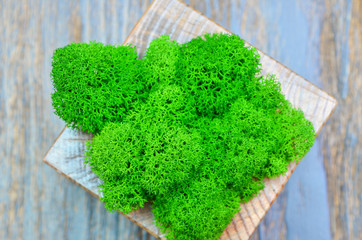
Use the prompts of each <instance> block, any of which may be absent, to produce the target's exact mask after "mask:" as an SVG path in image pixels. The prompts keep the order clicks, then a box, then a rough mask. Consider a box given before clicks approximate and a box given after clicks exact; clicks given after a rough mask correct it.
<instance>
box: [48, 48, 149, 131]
mask: <svg viewBox="0 0 362 240" xmlns="http://www.w3.org/2000/svg"><path fill="white" fill-rule="evenodd" d="M140 64H141V61H140V60H139V59H137V52H136V49H135V48H134V47H131V46H111V45H103V44H102V43H96V42H90V43H89V44H87V43H78V44H77V43H72V44H70V45H68V46H66V47H64V48H59V49H57V50H56V51H55V52H54V55H53V62H52V67H53V68H52V72H51V78H52V82H53V86H54V93H53V94H52V100H53V107H54V109H55V114H57V115H58V116H59V117H61V118H62V119H63V120H64V121H65V122H66V123H67V124H68V126H70V127H72V128H76V129H79V128H81V129H82V130H84V131H89V132H91V133H96V132H99V131H100V130H101V129H102V128H103V127H104V126H105V124H106V123H108V122H121V121H122V120H123V118H124V117H125V115H126V114H127V113H128V111H129V110H130V109H132V108H133V106H134V104H137V102H138V101H139V100H143V99H144V97H145V96H144V94H145V83H144V80H143V78H141V75H142V71H141V69H142V68H141V67H140Z"/></svg>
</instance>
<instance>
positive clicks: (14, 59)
mask: <svg viewBox="0 0 362 240" xmlns="http://www.w3.org/2000/svg"><path fill="white" fill-rule="evenodd" d="M186 2H187V3H188V4H190V5H191V6H192V7H194V8H196V9H197V10H199V11H201V12H202V13H205V14H206V15H207V16H208V17H210V18H211V19H213V20H214V21H216V22H217V23H219V24H221V25H222V26H225V27H226V28H227V29H229V30H231V31H232V32H234V33H236V34H238V35H240V36H241V37H242V38H243V39H245V40H247V41H249V42H250V43H251V44H252V45H254V46H256V47H258V48H259V49H262V50H263V51H264V52H266V53H267V54H269V55H270V56H273V57H274V58H275V59H277V60H279V61H280V62H282V63H283V64H285V65H286V66H288V67H290V68H291V69H293V70H294V71H296V72H298V73H300V74H301V75H302V76H303V77H305V78H306V79H308V80H310V81H312V82H313V83H314V84H316V85H317V86H318V87H322V88H323V89H325V90H326V91H327V92H329V93H331V94H332V95H333V96H335V97H337V100H338V106H337V109H336V111H335V113H334V114H333V115H332V118H331V119H329V121H328V123H327V124H326V126H325V128H324V130H323V131H321V133H320V136H319V137H318V138H317V142H316V145H315V146H314V147H313V148H312V150H311V153H312V154H308V155H307V156H306V158H305V159H303V161H302V162H301V163H300V164H299V165H298V167H297V168H296V170H295V172H294V173H293V174H292V176H291V179H290V180H289V181H288V183H287V184H286V186H285V188H284V190H283V191H282V192H281V193H280V194H279V196H278V197H277V199H276V200H275V202H274V204H273V205H272V206H271V208H270V209H269V211H268V213H267V214H266V216H265V217H264V219H263V221H262V222H261V224H260V225H259V228H258V231H255V233H254V235H253V239H254V240H257V239H261V240H266V239H331V238H333V239H361V238H362V237H361V234H362V229H361V226H362V219H361V216H362V213H361V207H360V202H361V184H360V183H361V182H362V181H361V175H360V168H361V155H362V154H361V149H362V147H361V121H360V119H361V111H362V110H361V105H360V104H359V103H360V102H361V98H360V96H361V92H362V91H361V77H360V76H361V72H360V71H361V69H362V67H361V56H362V54H361V48H362V46H361V29H362V27H361V12H362V10H361V1H360V0H293V1H289V0H268V1H265V0H253V1H247V0H222V1H221V0H186ZM149 4H150V0H108V1H95V0H89V1H88V0H64V1H44V0H17V1H10V0H0V62H1V64H0V159H1V163H2V167H1V169H0V176H1V178H0V190H1V194H0V239H77V240H78V239H79V240H82V239H153V237H152V236H150V235H149V234H147V232H146V231H143V230H141V228H139V227H137V226H136V225H135V224H133V223H132V222H131V221H128V220H127V219H126V218H125V217H123V216H122V215H119V214H109V213H107V212H106V211H105V210H104V208H103V204H101V203H100V202H99V200H98V199H96V198H94V197H93V196H91V195H90V194H88V193H87V192H86V191H83V190H82V189H81V188H80V187H79V186H77V185H75V184H73V183H72V182H70V181H68V180H67V179H66V178H64V177H63V176H62V175H60V174H55V172H54V170H53V169H51V168H50V167H48V166H47V165H45V164H42V162H41V159H42V157H43V156H44V153H45V152H46V151H47V150H48V149H49V147H50V146H51V144H52V142H53V141H54V139H55V138H56V136H57V135H58V134H59V132H60V131H61V130H62V129H63V127H64V122H63V121H61V120H59V119H58V118H57V117H56V116H55V115H54V114H53V110H52V107H51V103H50V92H51V91H52V87H51V84H50V79H49V72H50V63H51V56H52V54H53V51H54V49H55V48H57V47H62V46H64V45H66V44H68V43H70V42H72V41H76V42H79V41H83V42H88V41H90V40H96V41H102V42H105V43H110V44H119V43H122V42H123V41H124V40H125V38H126V37H127V35H128V34H129V33H130V31H131V30H132V28H133V26H134V25H135V24H136V22H137V21H138V19H139V18H140V17H141V15H142V13H143V12H144V11H145V10H146V9H147V7H148V6H149ZM325 172H326V173H327V180H328V186H327V185H326V183H325V181H326V176H325ZM311 173H313V174H311ZM327 187H328V196H329V211H328V201H326V197H327V195H326V194H327V193H326V191H327ZM326 209H327V210H326ZM329 225H331V226H330V227H329ZM330 232H331V233H330ZM331 234H332V235H331Z"/></svg>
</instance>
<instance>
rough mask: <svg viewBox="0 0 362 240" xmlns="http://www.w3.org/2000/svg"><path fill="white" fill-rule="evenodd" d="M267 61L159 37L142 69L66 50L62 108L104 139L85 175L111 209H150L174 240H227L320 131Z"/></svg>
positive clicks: (118, 51)
mask: <svg viewBox="0 0 362 240" xmlns="http://www.w3.org/2000/svg"><path fill="white" fill-rule="evenodd" d="M100 58H102V59H100ZM259 59H260V57H259V55H258V52H257V51H256V50H255V49H254V48H251V47H246V46H245V44H244V42H243V40H241V39H240V38H239V37H238V36H236V35H230V34H214V35H209V34H207V35H205V36H203V37H199V38H196V39H193V40H191V41H190V42H187V43H185V44H178V43H176V42H175V41H172V40H170V39H169V37H168V36H161V37H160V38H159V39H155V40H154V41H153V42H152V43H151V44H150V46H149V48H148V49H147V51H146V56H145V57H144V58H143V59H141V60H138V59H137V57H136V52H135V50H134V48H131V47H129V46H128V47H112V46H103V45H101V44H96V43H90V44H84V45H82V44H80V45H78V44H72V45H70V46H67V47H65V48H63V49H59V50H57V52H56V53H55V55H54V61H53V72H52V76H53V83H54V88H55V93H54V94H53V105H54V107H55V109H56V113H57V114H58V115H59V116H61V117H62V118H63V119H64V120H65V121H66V122H67V123H68V124H70V126H73V127H82V129H84V130H89V131H91V132H97V131H98V130H102V131H101V132H100V133H99V134H96V135H95V137H94V138H93V140H92V143H88V145H87V150H86V163H87V164H89V165H90V166H91V168H92V170H93V171H94V173H95V174H97V175H98V176H99V178H100V179H101V180H102V181H103V184H102V185H101V192H102V198H101V199H102V201H103V202H104V203H105V207H106V208H107V209H108V210H110V211H114V210H117V211H122V212H124V213H129V212H131V211H132V210H134V209H137V208H139V207H142V206H143V205H144V203H145V202H147V201H151V202H153V213H154V215H155V217H156V221H157V225H158V226H160V228H161V230H162V231H164V232H166V233H167V237H168V239H217V238H218V237H219V236H220V235H221V234H222V232H223V230H224V229H225V227H226V226H227V225H228V224H229V223H230V221H231V219H232V217H233V216H234V214H235V213H237V212H238V211H239V205H240V201H242V202H247V201H249V200H250V199H251V198H252V197H254V196H255V194H257V193H258V191H260V190H261V189H262V188H263V187H264V183H263V179H264V178H266V177H268V178H272V177H276V176H279V175H280V174H284V173H285V172H286V171H287V170H288V165H289V163H290V162H291V161H299V160H300V159H301V158H302V157H303V156H304V155H305V154H306V153H307V152H308V151H309V149H310V147H311V146H312V145H313V142H314V137H315V132H314V129H313V126H312V124H311V123H310V122H309V121H308V120H306V119H305V117H304V115H303V112H302V111H300V110H297V109H294V108H293V107H292V105H291V104H290V102H289V101H287V100H286V99H285V97H284V95H283V94H282V93H281V87H280V84H279V83H278V82H277V80H276V78H275V76H272V75H268V76H262V75H261V73H260V72H261V69H260V67H261V66H260V62H259Z"/></svg>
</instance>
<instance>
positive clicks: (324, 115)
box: [44, 0, 336, 239]
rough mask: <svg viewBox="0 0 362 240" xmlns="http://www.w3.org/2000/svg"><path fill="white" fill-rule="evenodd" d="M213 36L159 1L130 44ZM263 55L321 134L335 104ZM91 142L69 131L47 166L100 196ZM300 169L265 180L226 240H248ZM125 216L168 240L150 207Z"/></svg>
mask: <svg viewBox="0 0 362 240" xmlns="http://www.w3.org/2000/svg"><path fill="white" fill-rule="evenodd" d="M213 32H227V30H226V29H224V28H223V27H221V26H219V25H217V24H216V23H214V22H213V21H211V20H209V19H208V18H206V17H205V16H203V15H202V14H200V13H199V12H197V11H195V10H193V9H192V8H190V7H188V6H186V5H185V4H183V3H181V2H179V1H177V0H156V1H154V2H153V3H152V4H151V5H150V7H149V9H148V10H147V11H146V13H145V14H144V16H143V17H142V18H141V20H140V21H139V22H138V23H137V25H136V26H135V28H134V29H133V31H132V32H131V34H130V35H129V37H128V38H127V40H126V43H132V44H134V45H136V46H137V50H138V52H139V53H140V55H141V56H142V55H143V53H144V51H145V49H146V48H147V46H148V44H149V43H150V41H151V40H152V39H154V38H156V37H158V36H159V35H161V34H168V35H170V36H171V38H172V39H174V40H177V41H178V42H180V43H183V42H186V41H188V40H190V39H191V38H193V37H195V36H198V35H201V34H204V33H213ZM259 52H260V51H259ZM260 55H261V63H262V68H263V74H267V73H269V74H275V75H276V76H277V77H278V78H279V81H280V82H281V85H282V91H283V93H284V94H285V95H286V97H287V98H288V100H289V101H291V103H292V104H293V106H295V107H297V108H301V109H302V110H303V111H304V113H305V116H306V117H307V118H308V119H309V120H310V121H311V122H312V123H313V126H314V128H315V129H316V131H317V132H319V131H320V130H321V128H322V127H323V125H324V124H325V122H326V121H327V119H328V118H329V116H330V114H331V113H332V112H333V110H334V108H335V106H336V100H335V99H334V98H333V97H331V96H330V95H328V94H327V93H325V92H324V91H322V90H320V89H319V88H317V87H316V86H314V85H313V84H311V83H310V82H308V81H306V80H305V79H303V78H302V77H301V76H299V75H297V74H296V73H294V72H292V71H291V70H289V69H288V68H286V67H285V66H283V65H281V64H280V63H278V62H277V61H275V60H274V59H272V58H271V57H269V56H267V55H265V54H264V53H262V52H260ZM89 138H91V136H90V135H87V134H85V133H81V132H78V131H72V130H70V129H68V128H65V129H64V130H63V131H62V133H61V134H60V135H59V137H58V138H57V140H56V141H55V143H54V145H53V146H52V147H51V149H50V150H49V152H48V153H47V155H46V156H45V158H44V161H45V162H46V163H47V164H49V165H50V166H52V167H53V168H55V169H56V170H57V171H58V172H60V173H62V174H64V175H65V176H67V177H68V178H70V179H72V180H73V181H75V182H76V183H78V184H79V185H81V186H82V187H83V188H85V189H86V190H87V191H89V192H90V193H91V194H93V195H95V196H98V185H99V179H98V178H97V177H96V176H95V175H94V174H93V173H92V172H91V171H90V169H89V168H88V167H86V166H84V163H83V160H84V159H83V153H84V148H85V142H86V140H87V139H89ZM295 167H296V165H295V164H293V163H292V164H291V165H290V166H289V171H288V173H287V174H286V175H285V176H281V177H279V178H276V179H272V180H270V179H267V180H265V185H266V187H265V189H264V190H263V191H261V192H260V193H259V195H258V196H257V197H255V198H254V199H253V200H251V201H250V202H248V203H246V204H242V205H241V211H240V212H239V214H236V215H235V217H234V219H233V221H232V222H231V223H230V225H229V226H228V227H227V229H226V230H225V232H224V233H223V235H222V237H221V239H248V238H249V237H250V236H251V234H252V233H253V232H254V230H255V229H256V227H257V226H258V224H259V223H260V221H261V219H262V218H263V217H264V216H265V214H266V212H267V211H268V209H269V208H270V206H271V204H272V203H273V201H274V200H275V199H276V197H277V196H278V194H279V193H280V191H281V190H282V188H283V187H284V185H285V183H286V182H287V181H288V179H289V177H290V175H291V173H292V172H293V171H294V169H295ZM126 216H127V217H128V218H129V219H131V220H132V221H134V222H136V223H137V224H138V225H140V226H141V227H142V228H144V229H146V230H147V231H149V232H150V233H151V234H153V235H154V236H159V237H161V238H162V237H163V235H162V234H161V233H160V232H159V230H158V229H157V228H156V227H155V226H154V223H153V215H152V213H151V211H150V208H149V206H146V207H145V208H143V209H140V210H137V211H135V212H133V213H132V214H129V215H126Z"/></svg>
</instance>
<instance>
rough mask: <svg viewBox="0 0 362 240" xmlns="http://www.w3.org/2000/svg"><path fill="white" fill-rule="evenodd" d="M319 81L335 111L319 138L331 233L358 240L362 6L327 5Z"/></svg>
mask: <svg viewBox="0 0 362 240" xmlns="http://www.w3.org/2000/svg"><path fill="white" fill-rule="evenodd" d="M325 7H326V10H325V13H324V19H325V21H324V22H323V27H322V29H323V30H322V33H321V57H322V58H321V62H322V64H323V67H324V68H323V69H324V71H323V72H322V73H321V77H322V81H323V83H324V84H325V86H328V88H327V89H328V91H329V92H331V93H333V94H334V95H335V96H336V97H337V99H338V101H339V103H340V104H339V106H338V108H337V109H336V115H334V116H333V118H332V119H331V122H330V124H329V125H328V126H327V128H326V129H325V131H324V134H323V140H322V144H323V156H324V161H325V167H326V172H327V180H328V195H329V205H330V215H331V231H332V236H333V238H334V239H362V209H361V200H362V185H361V184H362V176H361V174H360V168H361V164H362V159H361V155H362V134H361V129H362V104H361V103H362V99H361V93H362V58H361V55H362V15H361V13H362V2H361V1H343V2H342V1H334V0H326V1H325Z"/></svg>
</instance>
